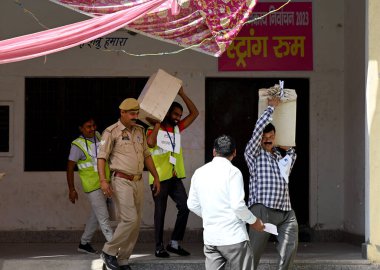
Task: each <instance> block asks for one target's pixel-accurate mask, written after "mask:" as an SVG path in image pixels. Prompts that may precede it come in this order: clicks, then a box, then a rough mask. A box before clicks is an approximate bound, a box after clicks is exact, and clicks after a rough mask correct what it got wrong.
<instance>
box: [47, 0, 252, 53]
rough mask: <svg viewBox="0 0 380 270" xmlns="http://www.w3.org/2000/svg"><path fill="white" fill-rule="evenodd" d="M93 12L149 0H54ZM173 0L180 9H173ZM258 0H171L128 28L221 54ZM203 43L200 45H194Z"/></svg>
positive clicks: (103, 12)
mask: <svg viewBox="0 0 380 270" xmlns="http://www.w3.org/2000/svg"><path fill="white" fill-rule="evenodd" d="M50 1H52V2H56V3H59V4H62V5H67V6H68V7H70V8H72V9H76V10H78V11H79V12H82V13H84V14H87V15H90V16H100V15H102V14H107V13H112V12H115V11H118V10H121V9H124V8H128V7H130V6H133V5H138V4H141V3H143V2H146V1H149V0H101V1H94V0H50ZM173 1H175V2H176V3H180V7H179V13H178V14H177V15H176V14H173V13H172V12H171V10H173V9H172V4H173ZM255 4H256V0H212V1H210V0H168V1H167V2H166V3H164V4H163V5H161V6H160V7H159V8H157V9H155V10H153V11H151V12H148V13H147V14H145V15H144V16H142V17H141V18H140V19H138V20H135V21H134V22H132V23H130V24H129V25H128V26H127V27H126V28H127V29H129V30H131V31H134V32H137V33H140V34H143V35H147V36H149V37H152V38H156V39H159V40H162V41H166V42H169V43H173V44H177V45H180V46H183V47H188V46H193V47H192V49H194V50H197V51H200V52H203V53H206V54H210V55H213V56H220V55H221V54H222V53H223V52H224V51H225V50H226V49H227V47H228V46H229V45H230V44H231V42H232V40H233V39H234V38H235V37H236V36H237V34H238V33H239V31H240V30H241V28H242V26H243V24H244V23H245V22H246V21H247V20H248V19H249V17H250V15H251V14H252V11H253V8H254V6H255ZM194 45H199V46H194Z"/></svg>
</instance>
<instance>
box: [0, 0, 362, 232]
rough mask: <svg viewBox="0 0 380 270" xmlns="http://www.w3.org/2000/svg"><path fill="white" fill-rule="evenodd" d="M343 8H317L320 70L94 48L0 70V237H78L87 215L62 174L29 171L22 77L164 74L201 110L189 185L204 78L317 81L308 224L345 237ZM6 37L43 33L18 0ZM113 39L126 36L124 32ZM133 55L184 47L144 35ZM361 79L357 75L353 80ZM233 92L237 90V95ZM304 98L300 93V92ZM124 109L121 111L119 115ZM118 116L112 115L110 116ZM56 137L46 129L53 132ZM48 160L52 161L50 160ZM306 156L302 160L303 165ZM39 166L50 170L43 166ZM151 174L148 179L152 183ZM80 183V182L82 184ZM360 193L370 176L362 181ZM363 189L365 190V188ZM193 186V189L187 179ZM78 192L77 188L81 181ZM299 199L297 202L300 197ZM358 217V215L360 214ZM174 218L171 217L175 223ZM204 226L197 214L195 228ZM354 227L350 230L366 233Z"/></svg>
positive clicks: (40, 7) (148, 222)
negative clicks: (6, 135)
mask: <svg viewBox="0 0 380 270" xmlns="http://www.w3.org/2000/svg"><path fill="white" fill-rule="evenodd" d="M22 3H23V4H24V7H25V8H27V9H28V10H30V11H31V12H33V13H34V14H35V15H36V17H37V18H38V19H39V20H40V21H41V22H42V23H44V24H46V25H48V26H49V27H55V26H59V25H64V24H68V23H72V22H75V21H78V20H82V19H85V18H86V17H85V16H83V15H80V14H78V13H75V12H73V11H71V10H68V9H65V8H63V7H61V6H58V5H55V4H52V3H50V2H48V1H45V0H24V1H22ZM344 3H345V1H344V0H336V1H331V0H318V1H314V2H313V28H314V71H313V72H218V71H217V59H216V58H213V57H211V56H207V55H204V54H201V53H198V52H194V51H186V52H183V53H180V54H176V55H170V56H153V57H131V56H127V55H123V54H121V53H119V54H116V53H110V52H104V51H101V50H96V49H94V48H92V49H89V48H82V49H79V48H78V47H76V48H73V49H69V50H66V51H63V52H60V53H55V54H51V55H48V56H47V58H46V59H44V57H40V58H37V59H33V60H28V61H23V62H18V63H12V64H6V65H0V82H1V83H0V101H2V100H7V101H13V102H14V120H15V121H14V123H13V125H14V126H13V128H14V138H13V140H14V155H13V156H12V157H0V171H4V172H6V174H7V175H6V176H5V178H3V180H1V182H0V198H1V202H0V215H1V223H0V231H4V230H81V229H82V228H83V224H84V222H85V220H86V212H87V210H88V208H89V205H88V203H87V202H86V199H85V196H84V194H82V193H81V194H80V198H79V201H78V203H77V204H75V205H72V204H71V203H70V202H69V200H68V198H67V197H68V195H67V187H66V186H67V184H66V176H65V172H24V171H23V167H24V166H23V164H24V161H23V160H24V150H23V149H24V78H25V77H29V76H53V77H54V76H59V77H65V76H68V77H72V76H79V77H97V76H99V77H104V76H149V75H150V74H152V73H153V72H155V71H156V70H157V69H158V68H162V69H164V70H167V71H168V72H171V73H172V74H176V76H178V77H179V78H181V79H182V80H183V81H184V87H185V89H186V91H187V93H188V95H189V96H190V98H191V99H192V100H193V101H194V102H195V104H196V105H197V107H198V109H199V111H200V116H199V118H198V119H197V120H196V121H195V122H194V124H193V125H192V126H191V127H190V128H189V129H188V130H186V132H184V134H183V143H184V150H185V152H186V154H185V163H186V164H185V165H186V168H187V173H188V177H189V178H190V177H191V175H192V173H193V172H194V170H195V169H196V168H197V167H199V166H201V165H203V159H204V148H205V147H204V137H205V131H204V127H205V83H204V82H205V78H206V77H250V78H252V77H257V78H259V77H264V78H265V77H278V78H279V79H285V82H286V77H299V78H309V79H310V179H305V181H310V226H311V227H313V228H316V229H342V228H343V227H344V224H345V221H344V219H345V216H344V209H345V207H344V204H345V200H344V198H345V195H350V194H351V193H352V192H354V191H352V192H351V191H350V190H346V193H345V177H346V170H345V151H344V147H345V140H344V138H345V128H344V126H345V109H346V107H345V103H344V98H343V97H344V95H345V57H346V56H345V53H344V48H345V47H344V42H345V36H344V35H345V30H344V27H345V24H344V16H345V11H344ZM0 9H1V10H2V16H1V18H0V38H1V39H6V38H11V37H16V36H20V35H23V34H28V33H33V32H37V31H41V30H43V29H42V28H41V26H40V25H39V24H38V23H37V22H36V21H35V20H34V19H33V18H32V17H31V16H29V15H28V14H26V13H24V12H23V11H22V9H21V8H20V7H19V6H17V5H15V4H14V2H13V1H1V3H0ZM111 36H128V35H127V34H126V32H124V31H118V32H117V33H114V34H112V35H111ZM128 37H129V40H128V43H127V44H128V46H127V47H126V49H127V50H129V51H131V52H141V53H148V52H155V51H157V52H161V51H173V50H176V49H178V47H176V46H174V45H169V44H166V43H163V42H159V41H156V40H153V39H149V38H146V37H143V36H142V35H137V36H133V37H131V36H128ZM350 76H355V74H353V73H352V74H350ZM231 91H233V90H232V89H231ZM301 91H302V89H301ZM117 106H118V104H115V108H116V107H117ZM112 109H114V108H112ZM46 132H49V130H46ZM47 158H48V157H47ZM301 158H302V157H301ZM41 162H44V161H43V160H41ZM146 178H147V177H146V176H145V180H146ZM77 180H79V179H77ZM357 181H359V184H358V185H359V186H362V185H364V178H363V179H357ZM360 181H362V182H360ZM185 182H186V187H187V188H188V187H189V183H190V181H185ZM76 183H77V184H78V187H79V181H76ZM295 196H296V194H295ZM354 209H355V210H354V213H353V215H354V216H355V215H356V216H359V217H360V216H361V213H360V209H356V208H354ZM144 211H145V212H144V217H143V226H145V227H152V226H153V201H152V198H151V195H150V191H149V190H148V187H147V188H146V207H145V210H144ZM170 213H172V215H170ZM174 213H175V207H174V205H173V203H169V208H168V215H167V219H166V222H167V227H168V228H170V227H172V226H173V224H174V218H175V215H174ZM201 226H202V224H201V221H200V219H199V218H197V217H195V216H194V215H191V216H190V218H189V223H188V227H189V228H190V229H195V228H200V227H201ZM363 230H364V229H363V228H361V226H360V225H356V224H355V229H353V230H352V231H353V232H355V233H358V234H363V233H364V232H363Z"/></svg>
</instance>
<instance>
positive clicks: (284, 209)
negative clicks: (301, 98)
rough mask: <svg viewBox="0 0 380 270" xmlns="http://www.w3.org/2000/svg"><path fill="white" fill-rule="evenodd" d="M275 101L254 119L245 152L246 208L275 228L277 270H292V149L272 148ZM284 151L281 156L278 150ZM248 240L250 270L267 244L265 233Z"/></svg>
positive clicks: (295, 231)
mask: <svg viewBox="0 0 380 270" xmlns="http://www.w3.org/2000/svg"><path fill="white" fill-rule="evenodd" d="M279 103H280V99H279V98H272V99H268V107H267V108H266V109H265V111H264V112H263V114H262V115H261V116H260V118H259V119H258V120H257V122H256V125H255V128H254V130H253V134H252V138H251V139H250V140H249V142H248V144H247V146H246V149H245V153H244V156H245V160H246V162H247V165H248V168H249V172H250V181H249V200H248V207H249V209H250V210H251V211H252V213H253V214H254V215H255V216H256V217H258V218H260V219H261V220H262V221H263V223H272V224H274V225H276V226H277V230H278V236H277V240H278V243H277V251H278V253H279V257H280V258H279V260H278V267H277V269H279V270H284V269H292V264H293V260H294V257H295V254H296V251H297V245H298V223H297V219H296V215H295V213H294V211H293V210H292V207H291V204H290V197H289V187H288V176H289V173H290V171H291V168H292V167H293V164H294V161H295V159H296V153H295V151H294V149H293V148H291V147H287V146H275V139H276V130H275V127H274V126H273V125H272V124H271V123H270V122H271V121H272V114H273V112H274V110H275V108H276V107H277V106H278V105H279ZM279 148H282V149H283V150H284V151H286V155H285V157H282V156H281V154H280V151H279ZM249 237H250V240H251V243H252V250H253V255H254V263H255V267H254V269H257V267H258V264H259V261H260V257H261V255H262V253H263V251H264V250H265V246H266V244H267V242H268V238H269V233H266V232H257V231H254V230H250V232H249Z"/></svg>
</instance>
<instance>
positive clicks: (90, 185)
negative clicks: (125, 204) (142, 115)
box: [72, 132, 110, 192]
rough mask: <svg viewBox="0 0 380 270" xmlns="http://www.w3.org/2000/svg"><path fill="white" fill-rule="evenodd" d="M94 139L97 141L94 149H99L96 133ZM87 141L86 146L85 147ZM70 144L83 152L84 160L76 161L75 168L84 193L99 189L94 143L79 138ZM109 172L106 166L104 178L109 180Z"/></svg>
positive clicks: (98, 136) (97, 134)
mask: <svg viewBox="0 0 380 270" xmlns="http://www.w3.org/2000/svg"><path fill="white" fill-rule="evenodd" d="M95 138H96V140H97V143H96V148H98V147H99V144H100V139H101V137H100V134H99V132H96V134H95ZM86 141H87V145H86ZM72 144H74V145H76V146H77V147H79V149H81V150H82V151H83V153H84V154H85V156H86V159H85V160H78V162H77V167H78V172H79V177H80V180H81V182H82V187H83V191H84V192H91V191H94V190H97V189H99V188H100V181H99V175H98V166H97V162H98V161H97V158H96V155H95V151H96V153H97V151H98V149H96V150H95V149H94V148H95V143H94V142H92V141H90V140H86V139H84V138H83V137H79V138H77V139H76V140H74V141H73V142H72ZM89 152H90V153H89ZM109 176H110V170H109V167H108V164H106V177H107V179H110V177H109Z"/></svg>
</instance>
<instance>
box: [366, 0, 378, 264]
mask: <svg viewBox="0 0 380 270" xmlns="http://www.w3.org/2000/svg"><path fill="white" fill-rule="evenodd" d="M367 3H368V20H367V29H368V30H367V31H368V32H367V42H368V51H367V61H368V62H367V85H366V87H367V89H366V90H367V91H366V105H367V107H366V144H367V145H366V146H367V147H368V148H367V149H366V150H367V151H366V234H365V236H366V243H367V257H368V258H369V259H371V260H375V261H377V262H380V252H379V247H380V233H379V224H380V212H379V204H380V197H379V194H380V150H379V149H380V142H379V138H380V106H379V104H380V85H379V77H380V73H379V61H380V49H379V42H380V34H379V33H380V18H379V16H378V15H377V14H378V11H379V10H380V3H379V1H376V0H368V1H367Z"/></svg>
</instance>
